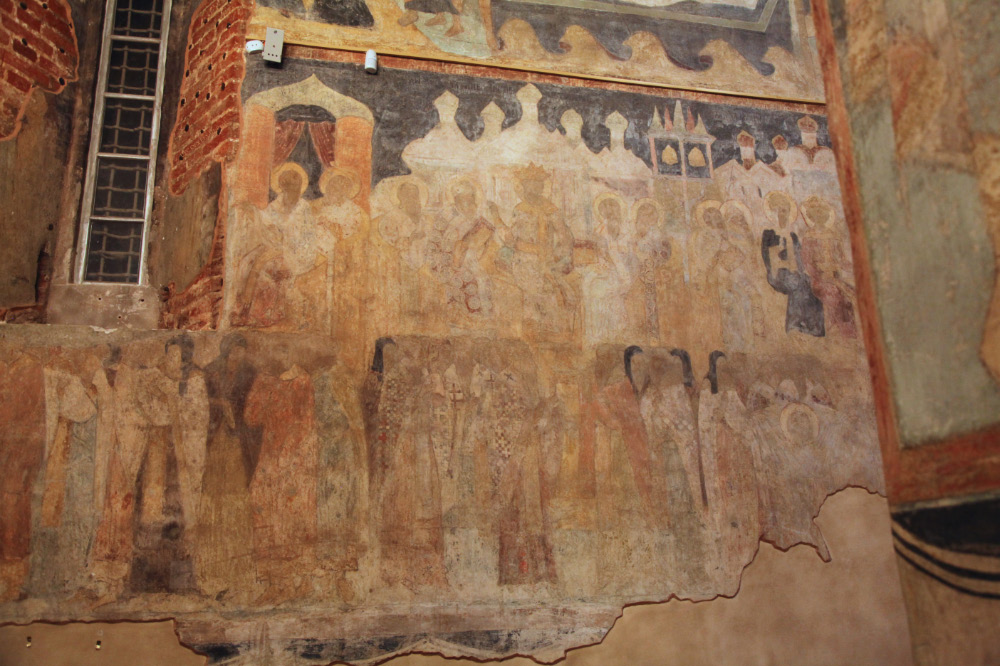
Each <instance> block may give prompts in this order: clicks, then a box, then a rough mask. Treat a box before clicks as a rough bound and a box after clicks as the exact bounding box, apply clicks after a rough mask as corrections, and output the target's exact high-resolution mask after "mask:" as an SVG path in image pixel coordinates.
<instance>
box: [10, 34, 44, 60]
mask: <svg viewBox="0 0 1000 666" xmlns="http://www.w3.org/2000/svg"><path fill="white" fill-rule="evenodd" d="M13 41H14V43H13V46H14V52H15V53H17V54H18V55H20V56H21V57H24V58H27V59H28V60H30V61H31V62H35V61H36V60H38V54H37V53H35V49H33V48H31V47H30V46H25V45H24V44H23V43H22V42H21V40H20V39H14V40H13Z"/></svg>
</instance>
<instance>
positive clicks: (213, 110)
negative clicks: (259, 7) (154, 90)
mask: <svg viewBox="0 0 1000 666" xmlns="http://www.w3.org/2000/svg"><path fill="white" fill-rule="evenodd" d="M4 1H6V0H0V2H4ZM252 6H253V3H252V0H202V3H201V5H199V6H198V8H197V9H196V10H195V12H194V15H193V16H192V18H191V28H190V30H189V32H188V41H187V51H186V53H185V55H184V79H183V81H182V83H181V91H180V101H179V102H178V108H177V121H176V123H175V124H174V127H173V131H172V132H171V134H170V148H169V151H168V158H167V159H168V162H169V165H170V172H169V176H168V179H169V183H170V191H171V192H172V193H173V194H180V193H182V192H183V191H184V189H185V188H186V187H187V186H188V183H190V182H191V181H192V180H193V179H194V178H197V177H198V176H199V175H201V173H202V172H203V171H204V170H205V169H206V168H208V166H209V165H210V164H211V163H212V162H213V161H217V162H224V161H226V160H228V159H230V158H231V157H233V156H234V155H235V154H236V147H237V141H238V139H239V130H240V109H241V102H240V83H241V82H242V81H243V74H244V72H245V71H246V59H245V56H244V50H243V48H244V44H245V43H246V27H247V21H248V20H249V18H250V12H251V10H252Z"/></svg>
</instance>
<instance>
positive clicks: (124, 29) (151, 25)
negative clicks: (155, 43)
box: [114, 0, 163, 39]
mask: <svg viewBox="0 0 1000 666" xmlns="http://www.w3.org/2000/svg"><path fill="white" fill-rule="evenodd" d="M162 20H163V0H118V3H117V6H116V7H115V27H114V34H115V35H123V36H127V37H149V38H154V39H159V38H160V23H161V21H162Z"/></svg>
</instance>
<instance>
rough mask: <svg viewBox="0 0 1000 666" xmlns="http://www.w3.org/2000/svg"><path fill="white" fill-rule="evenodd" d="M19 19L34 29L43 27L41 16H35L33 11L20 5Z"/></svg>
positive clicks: (18, 9) (18, 10)
mask: <svg viewBox="0 0 1000 666" xmlns="http://www.w3.org/2000/svg"><path fill="white" fill-rule="evenodd" d="M17 20H18V21H20V22H21V23H23V24H25V25H26V26H28V27H29V28H31V29H32V30H38V29H39V28H41V27H42V20H41V19H40V18H38V17H37V16H33V15H32V14H31V12H28V11H25V10H24V9H21V8H20V7H18V8H17Z"/></svg>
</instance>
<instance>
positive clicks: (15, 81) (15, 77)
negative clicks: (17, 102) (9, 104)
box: [4, 68, 31, 93]
mask: <svg viewBox="0 0 1000 666" xmlns="http://www.w3.org/2000/svg"><path fill="white" fill-rule="evenodd" d="M4 78H6V79H7V81H9V82H10V84H11V85H12V86H14V87H15V88H17V89H18V90H20V91H21V92H25V93H26V92H28V91H29V90H31V81H29V80H28V79H26V78H24V77H23V76H21V75H20V74H18V73H17V72H16V71H14V69H13V68H11V69H8V70H7V73H6V74H4Z"/></svg>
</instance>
